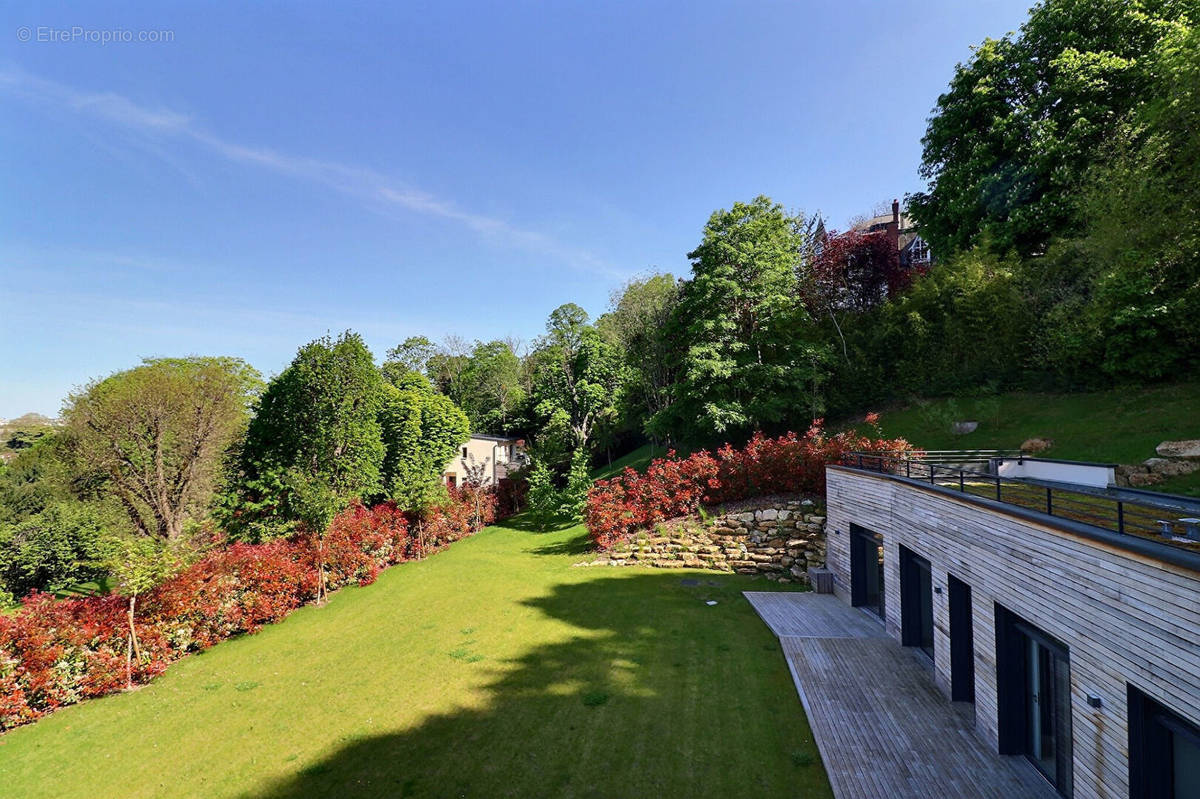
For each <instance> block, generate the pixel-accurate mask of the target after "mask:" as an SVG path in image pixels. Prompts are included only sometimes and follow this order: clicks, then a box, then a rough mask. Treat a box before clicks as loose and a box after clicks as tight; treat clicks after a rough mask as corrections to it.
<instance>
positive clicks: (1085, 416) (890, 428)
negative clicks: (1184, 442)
mask: <svg viewBox="0 0 1200 799" xmlns="http://www.w3.org/2000/svg"><path fill="white" fill-rule="evenodd" d="M998 400H999V402H998V403H997V404H995V405H994V406H993V407H991V408H987V407H983V408H982V409H983V410H984V413H977V411H978V410H979V409H980V406H981V405H984V403H977V402H975V401H972V400H970V399H966V400H957V404H958V407H959V408H960V409H961V412H962V417H963V418H964V419H977V420H978V421H979V429H978V430H976V431H975V432H973V433H968V434H966V435H961V436H960V435H954V434H953V433H951V432H950V430H949V427H948V426H944V425H940V424H938V423H937V421H935V420H933V419H930V418H928V417H929V416H930V414H928V413H927V412H926V411H923V410H922V409H921V408H920V407H918V406H916V405H913V406H909V407H906V408H901V409H897V410H893V411H888V412H884V414H883V419H882V422H881V423H882V425H883V432H884V434H885V435H887V436H888V437H895V436H902V437H904V438H907V439H908V440H909V441H911V442H913V443H914V444H916V445H917V446H919V447H923V448H925V449H1016V448H1017V447H1020V446H1021V443H1022V442H1023V441H1025V439H1027V438H1031V437H1033V436H1043V437H1048V438H1051V439H1053V440H1054V447H1053V448H1052V449H1050V450H1049V451H1048V452H1045V453H1043V455H1044V456H1045V457H1049V458H1066V459H1068V460H1086V461H1101V462H1106V463H1140V462H1141V461H1144V460H1145V459H1146V458H1152V457H1154V447H1155V446H1156V445H1158V444H1159V442H1161V441H1164V440H1167V439H1181V438H1200V383H1175V384H1172V385H1164V386H1151V387H1146V388H1136V387H1135V388H1117V389H1111V390H1108V391H1097V392H1091V393H1086V394H1034V393H1016V394H1003V395H1000V396H999V397H998ZM860 429H861V428H860ZM1154 488H1155V489H1156V490H1161V491H1171V492H1175V493H1192V494H1197V495H1200V472H1195V473H1193V474H1190V475H1187V476H1185V477H1178V478H1175V479H1173V480H1170V481H1168V482H1165V483H1161V484H1159V485H1157V486H1154Z"/></svg>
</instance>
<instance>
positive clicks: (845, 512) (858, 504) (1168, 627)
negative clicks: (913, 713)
mask: <svg viewBox="0 0 1200 799" xmlns="http://www.w3.org/2000/svg"><path fill="white" fill-rule="evenodd" d="M827 477H828V488H827V497H826V498H827V503H828V521H827V524H826V531H827V539H828V556H827V558H828V563H827V565H828V568H829V569H830V570H831V571H833V573H834V582H835V590H836V593H837V594H838V595H839V596H840V597H842V598H843V599H845V601H847V602H848V601H849V599H850V524H851V523H854V524H857V525H859V526H861V527H865V528H867V529H869V530H872V531H873V532H876V533H881V534H882V535H883V539H884V592H885V597H886V616H887V619H886V628H887V632H888V633H889V634H890V635H892V636H894V637H895V638H896V639H897V640H899V639H900V575H899V549H898V546H899V545H903V546H905V547H908V548H909V549H911V550H913V551H914V552H916V553H917V554H919V555H921V556H923V557H925V558H927V559H928V560H929V562H930V564H931V567H932V574H933V584H934V586H940V587H941V589H942V592H941V593H940V594H937V593H935V594H934V597H933V601H934V628H935V630H934V674H935V678H936V680H937V683H938V685H939V687H941V688H942V690H943V691H945V692H946V694H947V695H949V689H950V638H949V623H950V616H949V609H948V604H947V600H948V595H949V591H948V590H947V587H946V575H947V573H950V574H953V575H954V576H955V577H957V578H958V579H960V580H962V581H963V582H965V583H967V584H968V585H970V586H971V592H972V618H973V621H974V642H975V704H976V727H977V729H978V732H979V734H980V735H981V736H982V737H983V738H984V740H986V741H987V742H988V743H989V744H990V745H991V746H993V747H995V746H997V745H998V740H999V731H998V711H997V700H996V641H995V638H996V623H995V603H997V602H998V603H1000V604H1001V605H1002V606H1004V607H1005V608H1007V609H1009V610H1011V611H1013V612H1014V613H1016V614H1017V615H1019V616H1021V617H1022V618H1024V619H1026V620H1028V621H1029V622H1030V623H1031V624H1034V625H1036V626H1037V627H1039V628H1041V629H1042V630H1044V631H1046V632H1047V633H1049V634H1050V635H1052V636H1054V637H1055V638H1057V639H1059V640H1060V641H1061V642H1063V643H1064V644H1066V645H1067V647H1068V648H1069V650H1070V670H1071V694H1072V697H1071V699H1072V702H1071V705H1072V725H1073V730H1074V777H1075V779H1074V782H1075V794H1074V795H1075V796H1076V797H1081V798H1084V797H1097V798H1100V797H1103V799H1110V798H1111V797H1125V796H1128V793H1129V770H1128V769H1129V763H1128V746H1129V742H1128V727H1127V718H1128V717H1127V713H1126V683H1130V684H1132V685H1133V686H1135V687H1136V688H1138V689H1140V690H1141V691H1143V692H1144V693H1145V694H1147V695H1148V696H1150V697H1152V698H1154V699H1156V700H1157V701H1159V702H1161V703H1162V704H1164V705H1166V706H1167V707H1169V708H1171V709H1173V710H1174V711H1175V712H1176V713H1178V714H1179V715H1181V716H1183V717H1185V718H1187V719H1189V720H1190V721H1191V722H1193V723H1195V724H1198V725H1200V573H1196V572H1193V571H1190V570H1188V569H1184V568H1181V567H1177V566H1173V565H1170V564H1167V563H1163V562H1161V561H1158V560H1155V559H1153V558H1150V557H1147V556H1142V555H1137V554H1133V553H1130V552H1128V551H1125V550H1123V549H1119V548H1116V547H1111V546H1108V545H1105V544H1103V543H1099V542H1096V541H1093V540H1090V539H1088V538H1084V537H1081V536H1078V535H1073V534H1071V533H1070V532H1067V531H1064V530H1060V529H1057V528H1055V527H1053V526H1051V525H1044V526H1043V525H1040V524H1037V523H1035V522H1032V521H1028V520H1025V519H1021V518H1016V517H1014V516H1010V515H1007V514H1004V513H998V512H996V511H995V510H993V509H991V508H988V507H983V506H981V505H979V504H975V503H973V502H971V501H970V500H969V499H964V498H959V497H954V496H947V495H945V494H943V493H940V492H937V491H935V490H929V489H925V488H922V487H920V486H918V485H913V484H910V483H906V482H903V481H900V480H897V479H893V478H890V477H887V476H884V475H877V474H871V473H864V472H857V471H853V470H849V469H844V468H838V467H831V468H830V469H829V470H828V473H827ZM1089 693H1090V694H1094V695H1098V696H1100V697H1101V699H1102V703H1103V704H1102V706H1101V707H1100V708H1093V707H1091V706H1089V705H1088V703H1087V701H1086V697H1087V694H1089Z"/></svg>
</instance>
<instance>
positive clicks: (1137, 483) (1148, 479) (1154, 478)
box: [1129, 472, 1165, 488]
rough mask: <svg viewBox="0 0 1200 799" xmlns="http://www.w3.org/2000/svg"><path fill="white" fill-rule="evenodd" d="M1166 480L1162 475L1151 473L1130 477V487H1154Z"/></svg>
mask: <svg viewBox="0 0 1200 799" xmlns="http://www.w3.org/2000/svg"><path fill="white" fill-rule="evenodd" d="M1164 479H1165V478H1164V477H1163V476H1162V475H1161V474H1153V473H1150V472H1146V473H1142V474H1131V475H1129V485H1130V486H1132V487H1133V488H1141V487H1143V486H1152V485H1156V484H1158V483H1161V482H1162V481H1163V480H1164Z"/></svg>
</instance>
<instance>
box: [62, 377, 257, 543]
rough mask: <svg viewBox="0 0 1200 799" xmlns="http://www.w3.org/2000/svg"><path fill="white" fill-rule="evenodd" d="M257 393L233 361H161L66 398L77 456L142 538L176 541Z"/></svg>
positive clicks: (207, 494) (199, 509)
mask: <svg viewBox="0 0 1200 799" xmlns="http://www.w3.org/2000/svg"><path fill="white" fill-rule="evenodd" d="M260 386H261V381H260V378H259V375H258V372H256V371H255V370H254V369H252V368H251V367H250V366H248V365H247V364H246V363H245V362H243V361H241V360H239V359H237V358H199V357H195V358H164V359H154V360H147V361H145V362H144V363H143V364H142V365H141V366H138V367H136V368H133V369H129V370H127V371H124V372H118V373H116V374H114V375H111V376H110V377H107V378H104V379H103V380H98V381H96V382H94V383H92V384H91V385H89V386H88V387H87V388H85V389H84V390H83V391H81V392H79V393H77V394H73V395H71V397H70V398H69V399H68V401H67V405H66V407H65V408H64V409H63V416H64V418H65V420H66V422H67V425H68V427H69V429H70V431H71V433H72V435H73V437H74V443H75V449H76V452H77V454H78V456H79V457H80V459H81V460H82V461H83V463H84V464H86V465H87V466H88V467H90V468H94V469H97V470H99V471H101V472H103V473H104V474H105V475H107V477H108V481H109V485H110V486H111V488H112V491H113V492H114V493H115V494H116V496H117V498H118V499H119V500H120V502H121V504H122V506H123V507H124V508H125V511H126V512H127V514H128V516H129V519H130V521H131V522H132V523H133V525H134V527H135V528H136V529H137V530H139V531H140V532H142V533H144V534H147V535H152V536H156V537H158V538H162V539H176V538H178V537H179V536H180V534H181V533H182V532H183V527H184V523H185V522H186V521H187V520H188V519H189V518H193V517H195V516H196V515H197V514H200V513H203V512H204V511H205V510H206V508H207V506H208V503H209V501H210V500H211V498H212V496H213V492H214V489H215V487H216V481H217V477H218V475H219V466H220V462H221V458H222V455H223V453H224V452H225V450H226V448H227V447H229V445H230V444H231V443H233V442H234V441H235V440H236V439H237V438H238V437H239V435H240V434H241V433H242V431H243V430H244V429H245V425H246V419H247V413H248V408H249V405H250V402H251V400H252V398H253V396H254V394H255V393H256V392H257V390H258V389H259V387H260Z"/></svg>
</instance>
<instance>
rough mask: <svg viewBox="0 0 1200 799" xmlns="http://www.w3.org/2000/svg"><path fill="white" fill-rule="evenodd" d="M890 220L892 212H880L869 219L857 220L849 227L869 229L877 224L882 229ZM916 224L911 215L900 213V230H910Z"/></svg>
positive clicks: (860, 229)
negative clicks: (856, 222)
mask: <svg viewBox="0 0 1200 799" xmlns="http://www.w3.org/2000/svg"><path fill="white" fill-rule="evenodd" d="M891 221H892V214H891V212H890V211H889V212H888V213H886V214H880V215H879V216H873V217H871V218H870V219H864V220H863V221H861V222H859V223H858V224H857V225H854V226H853V227H851V228H850V229H851V230H858V231H866V230H870V229H871V228H873V227H875V226H877V225H878V226H879V228H880V229H881V230H882V229H883V228H884V227H886V226H887V225H888V223H890V222H891ZM916 225H917V223H916V222H915V221H914V220H913V218H912V217H911V216H909V215H908V214H900V231H901V232H904V231H906V230H912V229H913V228H914V227H916Z"/></svg>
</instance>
